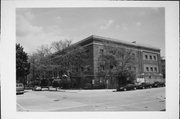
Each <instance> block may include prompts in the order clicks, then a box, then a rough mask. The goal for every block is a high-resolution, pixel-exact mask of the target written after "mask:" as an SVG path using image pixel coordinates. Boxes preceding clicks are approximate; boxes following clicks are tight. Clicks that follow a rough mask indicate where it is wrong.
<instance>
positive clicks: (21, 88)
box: [16, 83, 24, 94]
mask: <svg viewBox="0 0 180 119" xmlns="http://www.w3.org/2000/svg"><path fill="white" fill-rule="evenodd" d="M23 93H24V85H23V83H17V84H16V94H23Z"/></svg>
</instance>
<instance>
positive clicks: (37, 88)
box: [32, 86, 42, 91]
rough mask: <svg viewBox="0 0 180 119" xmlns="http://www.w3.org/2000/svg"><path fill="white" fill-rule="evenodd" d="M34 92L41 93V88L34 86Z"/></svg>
mask: <svg viewBox="0 0 180 119" xmlns="http://www.w3.org/2000/svg"><path fill="white" fill-rule="evenodd" d="M32 90H34V91H42V88H41V86H34V88H33V89H32Z"/></svg>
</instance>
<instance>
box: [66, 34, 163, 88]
mask: <svg viewBox="0 0 180 119" xmlns="http://www.w3.org/2000/svg"><path fill="white" fill-rule="evenodd" d="M105 45H106V46H107V45H108V46H112V47H119V48H125V49H131V50H132V51H133V53H134V55H135V58H136V59H137V63H136V64H135V67H134V70H135V72H136V81H135V82H136V83H138V82H148V83H153V82H155V81H163V80H162V73H161V57H160V49H159V48H155V47H152V46H147V45H141V44H137V43H136V42H133V43H129V42H125V41H120V40H116V39H112V38H106V37H101V36H95V35H92V36H89V37H88V38H85V39H83V40H81V41H79V42H77V43H75V44H73V45H71V46H70V47H68V48H67V49H66V50H69V51H70V50H71V49H72V47H83V48H85V49H86V50H87V53H88V56H89V58H88V61H87V63H86V64H85V65H84V68H83V69H82V68H80V70H87V73H86V74H85V76H84V79H83V81H81V83H82V82H83V86H86V84H91V85H92V87H94V86H97V85H101V84H103V85H104V86H105V87H104V88H115V87H116V80H115V79H104V78H102V77H100V76H98V69H99V65H98V63H99V60H98V58H99V56H100V55H101V53H102V52H105V51H104V50H105V49H104V46H105ZM72 77H73V78H76V79H77V80H78V78H79V77H80V75H79V73H77V75H73V76H72Z"/></svg>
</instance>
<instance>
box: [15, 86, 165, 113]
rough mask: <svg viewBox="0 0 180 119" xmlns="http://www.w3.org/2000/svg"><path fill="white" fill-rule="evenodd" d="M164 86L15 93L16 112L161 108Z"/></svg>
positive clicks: (155, 109) (157, 109) (163, 102)
mask: <svg viewBox="0 0 180 119" xmlns="http://www.w3.org/2000/svg"><path fill="white" fill-rule="evenodd" d="M160 110H165V88H152V89H144V90H135V91H126V92H113V90H59V91H27V92H26V93H24V94H22V95H17V111H32V112H36V111H40V112H41V111H42V112H44V111H53V112H57V111H67V112H69V111H76V112H77V111H160Z"/></svg>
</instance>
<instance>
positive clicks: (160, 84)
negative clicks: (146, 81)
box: [153, 82, 165, 87]
mask: <svg viewBox="0 0 180 119" xmlns="http://www.w3.org/2000/svg"><path fill="white" fill-rule="evenodd" d="M164 86H165V83H164V82H154V83H153V87H164Z"/></svg>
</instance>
